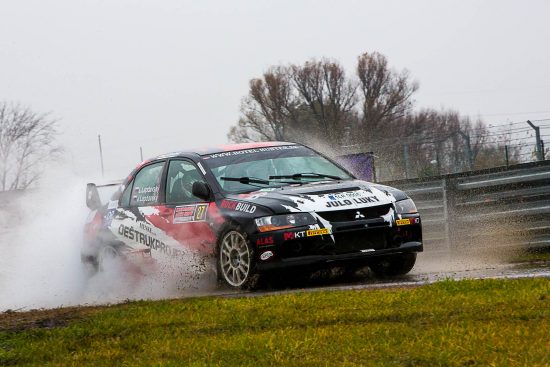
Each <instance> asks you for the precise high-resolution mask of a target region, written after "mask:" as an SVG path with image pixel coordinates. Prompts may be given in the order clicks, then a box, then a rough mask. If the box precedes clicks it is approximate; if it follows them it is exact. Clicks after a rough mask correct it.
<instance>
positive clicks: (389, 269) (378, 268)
mask: <svg viewBox="0 0 550 367" xmlns="http://www.w3.org/2000/svg"><path fill="white" fill-rule="evenodd" d="M415 262H416V253H414V252H412V253H405V254H398V255H391V256H385V257H383V258H381V259H380V260H377V261H376V262H371V263H370V264H369V267H370V269H371V270H372V272H373V273H374V274H375V275H377V276H381V277H387V276H397V275H405V274H407V273H408V272H410V271H411V270H412V268H413V267H414V264H415Z"/></svg>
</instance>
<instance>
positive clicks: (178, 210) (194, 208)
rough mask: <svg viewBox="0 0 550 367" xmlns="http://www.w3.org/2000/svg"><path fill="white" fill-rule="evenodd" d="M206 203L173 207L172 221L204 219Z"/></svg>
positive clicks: (181, 221)
mask: <svg viewBox="0 0 550 367" xmlns="http://www.w3.org/2000/svg"><path fill="white" fill-rule="evenodd" d="M207 211H208V204H195V205H183V206H177V207H175V208H174V223H189V222H199V221H203V220H205V219H206V212H207Z"/></svg>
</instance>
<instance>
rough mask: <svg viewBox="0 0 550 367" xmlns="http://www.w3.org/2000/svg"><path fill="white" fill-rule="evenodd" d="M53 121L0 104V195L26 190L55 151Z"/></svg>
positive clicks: (41, 115) (27, 111) (26, 109)
mask: <svg viewBox="0 0 550 367" xmlns="http://www.w3.org/2000/svg"><path fill="white" fill-rule="evenodd" d="M56 135H57V130H56V121H55V120H53V119H51V118H50V117H49V115H47V114H37V113H35V112H33V111H31V110H30V109H29V108H28V107H23V106H20V105H17V104H9V103H7V102H0V191H6V190H18V189H26V188H28V187H29V186H30V185H32V184H33V183H35V182H36V180H37V179H38V178H39V176H40V174H41V173H42V163H43V162H45V161H46V160H47V159H48V158H51V157H52V155H54V154H56V153H57V152H58V151H59V148H58V147H57V146H56V145H55V136H56Z"/></svg>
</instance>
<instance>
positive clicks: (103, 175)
mask: <svg viewBox="0 0 550 367" xmlns="http://www.w3.org/2000/svg"><path fill="white" fill-rule="evenodd" d="M97 140H98V142H99V159H100V160H101V177H105V170H104V169H103V149H101V135H98V136H97Z"/></svg>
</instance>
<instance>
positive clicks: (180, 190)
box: [166, 160, 206, 204]
mask: <svg viewBox="0 0 550 367" xmlns="http://www.w3.org/2000/svg"><path fill="white" fill-rule="evenodd" d="M196 181H201V182H206V181H205V180H204V178H203V177H202V176H201V174H200V172H199V170H198V169H197V167H196V166H195V165H194V164H193V163H191V162H189V161H183V160H182V161H170V165H169V166H168V176H167V177H166V204H180V203H195V202H197V201H203V200H202V199H199V198H198V197H196V196H194V195H193V193H192V192H193V191H192V190H193V183H194V182H196Z"/></svg>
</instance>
